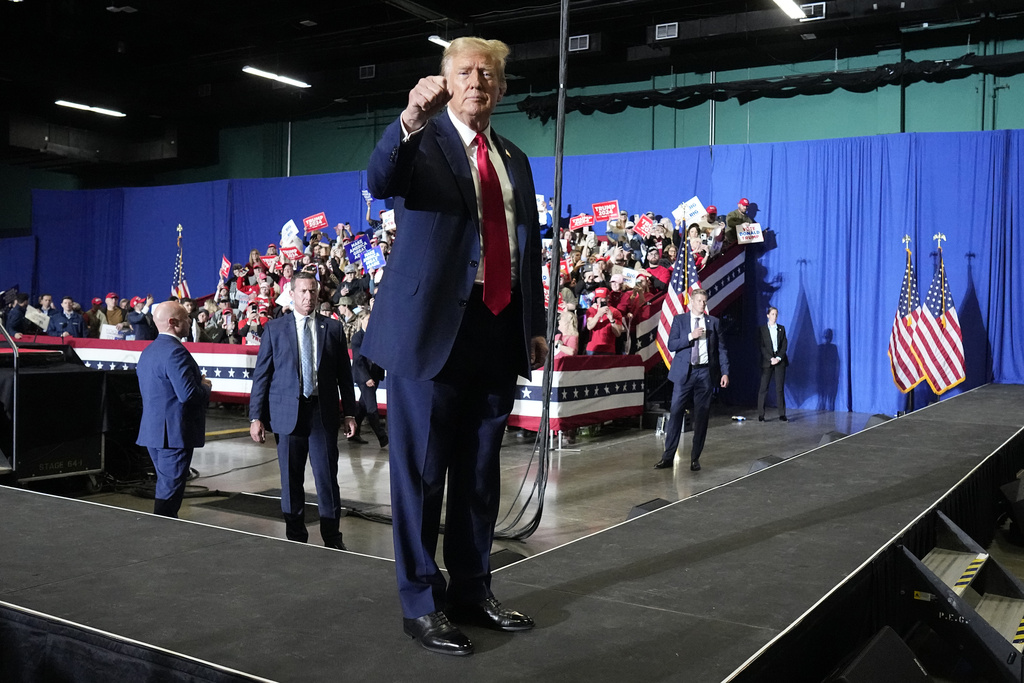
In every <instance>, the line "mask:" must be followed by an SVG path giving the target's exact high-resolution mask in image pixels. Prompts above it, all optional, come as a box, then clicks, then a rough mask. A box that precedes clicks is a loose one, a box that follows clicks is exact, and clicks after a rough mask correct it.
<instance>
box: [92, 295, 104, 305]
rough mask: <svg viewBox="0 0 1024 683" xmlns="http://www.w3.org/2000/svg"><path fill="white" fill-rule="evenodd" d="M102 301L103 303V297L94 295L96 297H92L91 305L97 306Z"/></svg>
mask: <svg viewBox="0 0 1024 683" xmlns="http://www.w3.org/2000/svg"><path fill="white" fill-rule="evenodd" d="M102 303H103V299H101V298H99V297H96V298H94V299H93V300H92V305H93V306H99V305H100V304H102Z"/></svg>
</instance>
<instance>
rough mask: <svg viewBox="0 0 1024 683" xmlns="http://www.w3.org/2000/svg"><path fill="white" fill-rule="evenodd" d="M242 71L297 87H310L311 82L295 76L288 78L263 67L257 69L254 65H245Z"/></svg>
mask: <svg viewBox="0 0 1024 683" xmlns="http://www.w3.org/2000/svg"><path fill="white" fill-rule="evenodd" d="M242 71H244V72H245V73H247V74H252V75H253V76H260V77H261V78H269V79H270V80H272V81H277V82H278V83H285V84H286V85H294V86H295V87H296V88H308V87H310V85H309V83H303V82H302V81H297V80H295V79H294V78H288V77H287V76H278V75H277V74H275V73H271V72H269V71H263V70H262V69H257V68H256V67H254V66H243V67H242Z"/></svg>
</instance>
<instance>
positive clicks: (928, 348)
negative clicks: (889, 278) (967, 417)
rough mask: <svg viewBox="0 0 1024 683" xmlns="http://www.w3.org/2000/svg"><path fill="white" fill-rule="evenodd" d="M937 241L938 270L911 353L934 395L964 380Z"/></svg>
mask: <svg viewBox="0 0 1024 683" xmlns="http://www.w3.org/2000/svg"><path fill="white" fill-rule="evenodd" d="M940 238H941V239H945V236H944V235H937V236H936V239H940ZM941 239H940V242H939V268H938V270H936V271H935V276H934V277H933V278H932V284H931V287H929V288H928V295H927V296H926V297H925V300H924V305H923V306H922V307H921V317H920V319H919V320H918V324H917V325H915V326H914V351H915V352H916V353H917V359H918V361H920V363H921V369H922V370H924V375H925V379H927V380H928V384H929V385H930V386H931V388H932V391H934V392H935V393H936V394H942V393H945V392H946V391H948V390H950V389H952V388H953V387H955V386H956V385H957V384H960V383H961V382H963V381H964V380H965V379H966V378H967V375H966V372H965V370H964V341H963V335H962V334H961V332H960V320H959V318H957V315H956V307H955V306H954V305H953V297H952V295H950V293H949V282H948V281H947V280H946V266H945V264H944V263H943V261H942V242H941Z"/></svg>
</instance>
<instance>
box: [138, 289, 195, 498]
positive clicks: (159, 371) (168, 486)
mask: <svg viewBox="0 0 1024 683" xmlns="http://www.w3.org/2000/svg"><path fill="white" fill-rule="evenodd" d="M153 322H154V324H155V325H156V328H157V331H158V332H159V334H157V337H156V339H155V340H153V342H151V343H150V344H149V346H147V347H146V348H145V350H144V351H143V352H142V354H141V355H140V356H139V363H138V365H137V366H136V370H135V371H136V373H137V374H138V377H139V390H140V391H141V393H142V422H141V424H140V425H139V438H138V440H137V441H136V443H137V444H138V445H140V446H145V447H146V448H147V449H148V450H149V457H151V458H152V459H153V465H154V466H155V467H156V500H155V501H154V503H153V512H154V514H157V515H163V516H165V517H177V516H178V510H179V509H180V508H181V500H182V498H183V497H184V495H185V482H186V481H188V471H189V465H191V464H192V452H193V450H194V449H196V448H199V447H202V445H203V444H204V443H206V406H207V405H208V404H209V402H210V386H211V385H210V380H208V379H206V378H205V377H203V373H202V372H200V370H199V366H198V365H197V364H196V361H195V359H193V358H192V355H191V354H190V353H189V352H188V351H186V350H185V347H184V346H182V345H181V338H182V337H183V336H184V335H185V333H186V332H187V331H188V322H189V317H188V312H187V311H186V310H185V309H184V307H182V306H181V305H180V304H178V303H177V302H174V301H165V302H163V303H161V304H158V305H157V306H156V307H155V308H154V310H153Z"/></svg>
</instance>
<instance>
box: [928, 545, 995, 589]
mask: <svg viewBox="0 0 1024 683" xmlns="http://www.w3.org/2000/svg"><path fill="white" fill-rule="evenodd" d="M987 559H988V554H987V553H968V552H963V551H959V550H949V549H947V548H932V549H931V551H930V552H929V553H928V554H927V555H926V556H925V558H924V560H922V562H924V565H925V566H926V567H928V569H930V570H931V571H932V573H933V574H935V576H937V577H938V578H939V580H940V581H942V583H944V584H946V585H947V586H949V587H950V588H952V589H953V591H954V592H955V593H956V594H957V595H961V596H962V595H963V594H964V591H965V590H967V587H968V586H970V585H971V581H973V580H974V577H975V576H977V574H978V570H979V569H981V567H982V565H984V564H985V560H987Z"/></svg>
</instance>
